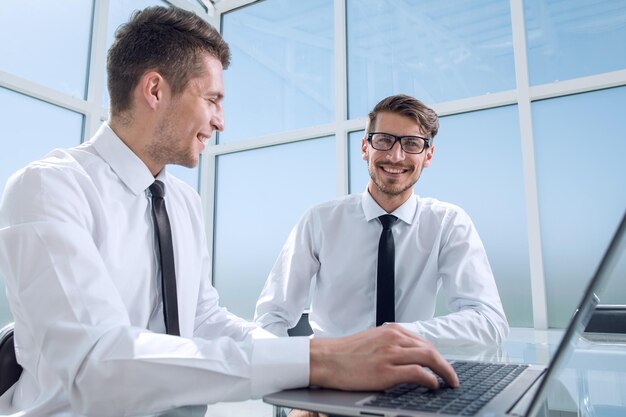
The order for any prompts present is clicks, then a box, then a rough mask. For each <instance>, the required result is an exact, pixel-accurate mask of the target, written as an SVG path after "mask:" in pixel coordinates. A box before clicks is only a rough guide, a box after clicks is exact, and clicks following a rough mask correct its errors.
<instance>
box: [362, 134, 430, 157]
mask: <svg viewBox="0 0 626 417" xmlns="http://www.w3.org/2000/svg"><path fill="white" fill-rule="evenodd" d="M376 134H379V135H387V136H390V137H392V138H394V139H395V140H394V142H393V144H392V145H391V146H390V147H389V149H378V148H376V147H375V146H374V145H372V136H374V135H376ZM404 138H418V139H421V140H423V141H424V148H423V149H422V150H421V151H419V152H409V151H407V150H405V149H404V146H403V145H402V139H404ZM367 142H368V143H369V144H370V146H371V147H372V148H373V149H376V150H377V151H381V152H387V151H390V150H392V149H393V147H394V146H396V143H397V142H400V148H401V149H402V151H403V152H406V153H408V154H411V155H419V154H421V153H424V151H425V150H426V149H428V148H429V147H430V139H428V138H424V137H422V136H416V135H405V136H396V135H392V134H391V133H387V132H370V133H368V134H367Z"/></svg>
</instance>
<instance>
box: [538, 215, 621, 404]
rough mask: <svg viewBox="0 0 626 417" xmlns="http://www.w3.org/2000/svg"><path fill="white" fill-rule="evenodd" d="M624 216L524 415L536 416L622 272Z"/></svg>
mask: <svg viewBox="0 0 626 417" xmlns="http://www.w3.org/2000/svg"><path fill="white" fill-rule="evenodd" d="M625 252H626V213H624V215H623V216H622V219H621V221H620V223H619V226H618V228H617V231H616V232H615V234H614V235H613V238H612V239H611V242H610V243H609V246H608V248H607V250H606V252H605V253H604V255H603V257H602V260H601V261H600V264H599V265H598V268H597V269H596V271H595V274H594V275H593V277H592V279H591V281H589V284H588V285H587V288H586V289H585V292H584V293H583V296H582V297H581V300H580V303H579V304H578V307H577V308H576V310H575V311H574V315H573V317H572V319H571V321H570V323H569V325H568V327H567V329H566V331H565V334H564V335H563V339H562V340H561V343H559V346H558V347H557V349H556V352H555V354H554V356H553V358H552V360H551V363H550V366H549V368H548V370H547V372H546V375H545V377H544V378H543V380H542V381H541V382H540V385H539V387H538V389H537V391H536V393H535V396H534V398H533V399H532V400H531V403H530V405H529V409H528V413H527V415H536V413H537V411H538V410H539V408H540V407H541V404H542V403H543V401H544V400H545V398H546V395H547V388H548V385H549V384H550V383H551V382H552V381H553V380H555V377H556V376H557V375H558V374H560V373H561V372H562V371H563V369H564V368H565V367H566V365H567V362H568V359H569V358H570V356H571V354H572V353H573V351H574V348H575V347H576V345H577V342H578V340H579V338H580V336H581V335H582V334H583V332H584V329H585V327H586V326H587V324H588V323H589V320H590V319H591V316H592V314H593V312H594V310H595V308H596V306H597V305H598V303H599V302H600V301H601V299H600V296H601V294H602V291H603V289H604V288H605V287H606V286H607V284H608V283H609V282H610V281H611V280H612V279H617V278H616V276H617V275H620V274H619V273H618V271H623V270H624V268H625V265H626V255H624V253H625Z"/></svg>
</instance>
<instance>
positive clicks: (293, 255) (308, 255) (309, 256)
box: [254, 211, 320, 336]
mask: <svg viewBox="0 0 626 417" xmlns="http://www.w3.org/2000/svg"><path fill="white" fill-rule="evenodd" d="M311 213H312V212H311V211H309V212H307V214H305V215H304V217H303V218H302V219H301V220H300V221H299V222H298V224H296V226H295V227H294V228H293V229H292V231H291V233H290V234H289V237H288V238H287V241H286V242H285V244H284V245H283V247H282V249H281V251H280V253H279V255H278V258H277V259H276V262H275V263H274V267H273V268H272V271H271V272H270V274H269V276H268V278H267V281H266V282H265V286H264V288H263V291H262V292H261V295H260V296H259V299H258V301H257V305H256V312H255V314H254V319H255V321H256V322H257V323H258V324H259V325H260V326H261V327H263V328H264V329H266V330H268V331H270V332H272V333H273V334H275V335H277V336H287V330H288V329H290V328H292V327H294V326H295V325H296V324H297V323H298V320H299V319H300V316H301V315H302V312H303V311H304V308H305V305H306V302H307V299H308V295H309V289H310V288H311V279H312V278H313V276H315V274H317V272H318V271H319V268H320V262H319V260H318V247H319V241H318V240H319V239H317V238H316V235H315V232H314V225H313V220H312V214H311Z"/></svg>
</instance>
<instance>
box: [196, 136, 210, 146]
mask: <svg viewBox="0 0 626 417" xmlns="http://www.w3.org/2000/svg"><path fill="white" fill-rule="evenodd" d="M196 139H198V140H199V141H200V143H201V144H203V145H204V144H205V143H206V141H207V140H208V139H209V138H208V137H207V136H200V135H198V136H196Z"/></svg>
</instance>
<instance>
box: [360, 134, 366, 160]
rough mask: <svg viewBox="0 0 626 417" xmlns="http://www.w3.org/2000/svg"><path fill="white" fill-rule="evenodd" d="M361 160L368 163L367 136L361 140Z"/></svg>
mask: <svg viewBox="0 0 626 417" xmlns="http://www.w3.org/2000/svg"><path fill="white" fill-rule="evenodd" d="M361 158H363V160H364V161H367V139H365V136H363V139H362V140H361Z"/></svg>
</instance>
